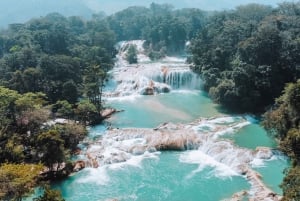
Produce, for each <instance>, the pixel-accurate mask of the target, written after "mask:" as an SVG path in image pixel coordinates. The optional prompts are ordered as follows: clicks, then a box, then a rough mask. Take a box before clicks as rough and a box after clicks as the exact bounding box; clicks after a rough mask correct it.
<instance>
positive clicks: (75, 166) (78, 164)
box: [73, 160, 85, 172]
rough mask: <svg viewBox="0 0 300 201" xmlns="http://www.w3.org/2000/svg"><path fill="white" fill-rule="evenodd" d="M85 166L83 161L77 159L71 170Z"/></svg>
mask: <svg viewBox="0 0 300 201" xmlns="http://www.w3.org/2000/svg"><path fill="white" fill-rule="evenodd" d="M84 168H85V161H83V160H79V161H76V162H75V163H74V167H73V171H74V172H78V171H80V170H82V169H84Z"/></svg>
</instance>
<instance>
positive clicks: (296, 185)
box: [281, 166, 300, 201]
mask: <svg viewBox="0 0 300 201" xmlns="http://www.w3.org/2000/svg"><path fill="white" fill-rule="evenodd" d="M299 175H300V166H296V167H293V168H291V169H290V170H289V171H288V173H287V175H286V177H285V178H284V179H283V183H282V184H281V187H282V189H283V199H282V201H296V200H300V176H299Z"/></svg>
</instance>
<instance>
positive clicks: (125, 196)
mask: <svg viewBox="0 0 300 201" xmlns="http://www.w3.org/2000/svg"><path fill="white" fill-rule="evenodd" d="M129 43H131V44H136V45H137V47H138V51H139V55H138V60H139V64H135V65H128V64H127V63H126V62H125V60H124V59H123V57H124V55H125V53H126V45H128V44H129ZM119 48H120V52H119V54H118V56H117V61H116V67H115V68H114V69H113V70H112V72H111V75H112V80H110V82H108V83H107V86H106V89H105V93H106V95H105V96H106V98H105V102H106V106H110V107H114V108H117V109H119V110H124V111H123V112H120V113H116V114H115V115H113V116H112V117H111V118H110V119H108V120H107V122H106V123H105V124H103V125H97V126H94V127H91V128H90V130H89V136H88V138H87V140H86V142H85V143H83V145H81V146H82V147H83V153H84V154H83V155H81V156H79V158H83V159H84V158H86V153H91V154H94V156H95V158H97V160H98V161H99V164H100V166H99V167H98V168H92V167H89V168H85V169H84V170H82V171H80V172H78V173H76V174H74V175H72V176H70V177H69V178H68V179H66V180H64V181H62V182H59V183H55V184H53V187H54V188H57V189H60V190H61V191H62V195H63V197H64V198H65V199H66V200H67V201H69V200H70V201H102V200H114V199H115V200H120V201H132V200H136V201H159V200H161V201H166V200H168V201H182V200H190V201H198V200H203V201H217V200H223V199H228V198H231V196H232V195H233V194H234V193H237V192H240V191H242V190H246V191H248V195H247V196H246V199H247V197H251V193H252V194H253V193H254V192H252V191H253V189H252V187H251V182H250V181H249V179H247V178H246V176H244V175H243V174H241V173H240V172H239V167H240V165H244V164H243V163H244V161H243V160H244V159H243V158H249V160H247V162H245V163H247V165H249V166H250V168H251V169H253V170H255V171H257V172H258V173H260V174H261V176H262V181H263V182H264V184H265V185H266V186H267V187H269V188H270V189H271V190H272V191H274V192H276V193H278V194H281V193H282V192H281V189H280V188H279V184H280V183H281V181H282V179H283V170H284V169H285V168H286V167H288V160H287V159H286V157H284V156H283V155H282V154H281V153H280V152H278V151H276V150H271V153H272V156H270V157H267V158H259V157H256V156H255V155H254V154H253V153H254V152H255V149H256V148H257V147H269V148H275V147H276V142H275V141H274V140H273V139H272V138H270V137H269V136H268V135H267V133H266V131H265V130H264V129H263V128H262V127H261V126H260V124H259V121H258V120H256V119H255V118H254V117H253V116H251V115H230V114H228V113H226V111H225V110H223V109H222V108H221V107H220V106H218V105H216V104H214V103H212V101H211V100H210V99H209V97H208V96H207V94H206V93H205V92H203V91H202V90H201V80H200V78H198V77H197V76H196V75H194V74H193V73H192V72H190V70H189V69H188V66H187V65H186V64H185V63H184V59H182V58H172V57H168V58H165V59H164V60H162V61H159V62H151V61H150V60H149V59H148V58H147V57H146V56H145V55H144V54H143V49H142V41H131V42H123V43H120V44H119ZM153 86H154V87H153ZM147 87H150V88H151V87H152V88H154V89H155V90H153V91H150V93H152V92H153V93H154V95H141V94H145V93H146V91H147V90H146V88H147ZM148 92H149V91H147V93H148ZM161 92H168V93H161ZM199 118H202V120H201V121H200V120H199ZM197 119H198V120H199V121H197ZM194 121H197V123H194V124H190V125H189V123H190V122H194ZM165 122H173V123H176V124H177V123H178V124H179V123H182V124H183V125H184V126H186V127H183V128H186V129H187V131H189V130H192V129H194V130H196V131H197V133H198V134H197V138H199V139H198V140H200V141H201V143H199V146H197V147H196V148H194V147H193V148H191V149H187V150H183V151H180V150H175V151H162V150H155V149H154V148H153V149H151V150H150V149H147V150H143V151H141V153H138V154H136V153H133V152H130V151H128V150H129V149H130V148H132V147H133V146H136V145H137V144H138V145H141V146H142V147H147V146H148V145H147V142H146V140H144V138H143V136H139V137H132V138H130V137H128V138H126V139H122V133H124V132H125V130H123V129H124V128H149V129H151V128H156V127H157V126H158V125H160V124H162V123H165ZM199 122H200V123H199ZM176 124H175V125H176ZM107 126H109V127H112V128H118V129H115V130H114V131H113V132H117V135H115V137H114V138H113V137H109V134H108V133H107V132H109V131H107ZM217 128H218V130H217V131H216V129H217ZM118 132H119V133H118ZM137 132H140V131H139V130H137ZM174 132H175V131H174ZM202 133H204V134H205V135H204V134H203V135H202ZM216 133H218V134H217V135H216ZM124 135H125V134H124ZM204 136H205V140H204ZM116 137H117V138H116ZM158 140H159V139H158ZM128 147H129V148H128ZM148 148H149V146H148ZM216 149H217V150H216ZM220 150H221V151H220ZM112 156H113V157H114V158H112ZM121 156H122V157H123V158H122V160H121V159H119V158H120V157H121ZM116 158H117V159H116ZM254 190H255V189H254Z"/></svg>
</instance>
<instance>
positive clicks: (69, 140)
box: [55, 123, 87, 151]
mask: <svg viewBox="0 0 300 201" xmlns="http://www.w3.org/2000/svg"><path fill="white" fill-rule="evenodd" d="M55 130H57V131H58V132H59V134H60V137H61V139H62V140H63V141H64V147H65V149H68V150H70V151H74V150H76V149H77V145H78V143H79V142H80V141H81V140H83V139H84V137H86V135H87V130H86V129H85V127H84V126H83V125H80V124H76V123H69V124H65V125H58V126H56V128H55Z"/></svg>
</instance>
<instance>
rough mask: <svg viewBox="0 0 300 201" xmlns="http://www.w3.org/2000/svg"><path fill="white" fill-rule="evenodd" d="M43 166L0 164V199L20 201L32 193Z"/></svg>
mask: <svg viewBox="0 0 300 201" xmlns="http://www.w3.org/2000/svg"><path fill="white" fill-rule="evenodd" d="M42 170H43V166H42V165H40V164H37V165H36V164H35V165H34V164H6V163H5V164H2V165H1V166H0V199H1V200H16V201H21V200H22V197H23V196H25V195H26V194H28V193H30V192H32V190H33V188H34V187H35V186H36V185H37V179H38V176H39V174H40V172H41V171H42Z"/></svg>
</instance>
